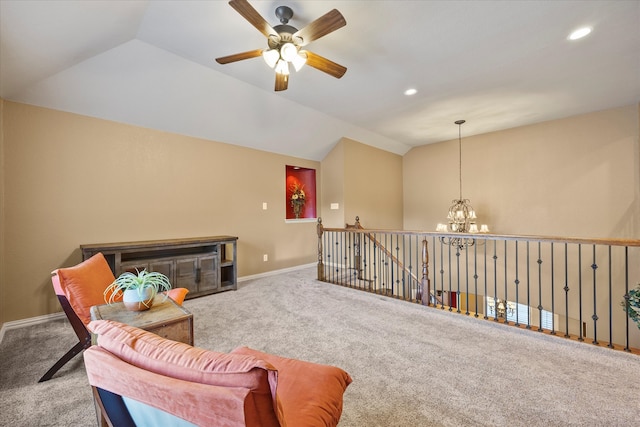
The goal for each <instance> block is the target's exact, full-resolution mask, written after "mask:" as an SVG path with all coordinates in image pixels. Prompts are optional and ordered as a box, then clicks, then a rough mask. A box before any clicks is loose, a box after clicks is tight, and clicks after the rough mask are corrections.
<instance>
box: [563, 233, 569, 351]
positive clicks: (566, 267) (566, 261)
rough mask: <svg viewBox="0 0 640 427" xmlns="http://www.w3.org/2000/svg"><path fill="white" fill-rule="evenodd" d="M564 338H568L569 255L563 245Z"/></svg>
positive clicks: (565, 245)
mask: <svg viewBox="0 0 640 427" xmlns="http://www.w3.org/2000/svg"><path fill="white" fill-rule="evenodd" d="M563 289H564V319H565V320H564V322H565V326H564V327H565V329H564V336H565V337H566V338H569V337H570V335H569V253H568V245H567V243H565V244H564V288H563Z"/></svg>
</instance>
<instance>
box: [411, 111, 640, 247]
mask: <svg viewBox="0 0 640 427" xmlns="http://www.w3.org/2000/svg"><path fill="white" fill-rule="evenodd" d="M638 123H639V122H638V105H632V106H627V107H623V108H616V109H612V110H606V111H601V112H596V113H591V114H585V115H580V116H576V117H571V118H567V119H562V120H555V121H549V122H545V123H539V124H535V125H531V126H523V127H520V128H515V129H509V130H505V131H501V132H493V133H488V134H484V135H477V136H471V137H465V136H464V126H463V133H462V135H463V136H462V156H463V160H462V162H463V173H462V179H463V190H462V192H463V197H465V198H468V199H470V200H471V203H472V204H473V206H474V208H475V210H476V212H477V213H478V216H479V222H481V223H485V222H486V223H488V224H489V226H490V228H491V231H492V232H495V233H498V234H533V235H546V236H575V237H604V238H640V200H639V194H640V189H639V187H640V180H639V179H638V176H639V175H638V174H639V172H638V171H639V170H640V166H639V165H640V156H639V148H638V147H639V136H638V135H639V133H640V130H639V124H638ZM452 126H455V125H453V123H452ZM403 173H404V201H405V203H404V209H405V210H404V227H405V229H408V230H412V229H415V230H431V231H434V230H435V227H436V225H437V223H438V222H444V221H445V220H446V213H447V210H448V208H449V205H450V204H451V200H452V199H454V198H457V196H458V193H459V188H458V141H457V140H454V141H448V142H443V143H439V144H432V145H425V146H421V147H417V148H414V149H412V150H411V151H409V152H408V153H407V154H406V155H405V156H404V166H403Z"/></svg>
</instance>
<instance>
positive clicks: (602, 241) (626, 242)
mask: <svg viewBox="0 0 640 427" xmlns="http://www.w3.org/2000/svg"><path fill="white" fill-rule="evenodd" d="M323 229H324V231H338V232H339V231H350V232H354V233H391V234H400V235H420V236H436V237H454V238H469V239H481V240H529V241H532V242H554V243H577V244H587V245H606V246H628V247H640V239H608V238H587V237H557V236H540V235H526V234H487V233H442V232H439V231H407V230H385V229H371V228H368V229H366V230H365V229H362V228H360V229H357V228H354V229H352V228H329V227H324V228H323Z"/></svg>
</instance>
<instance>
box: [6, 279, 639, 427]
mask: <svg viewBox="0 0 640 427" xmlns="http://www.w3.org/2000/svg"><path fill="white" fill-rule="evenodd" d="M314 273H315V269H314V268H311V269H305V270H298V271H293V272H288V273H283V274H279V275H275V276H270V277H266V278H260V279H254V280H250V281H246V282H243V283H241V284H240V285H239V289H238V291H235V292H234V291H230V292H225V293H221V294H216V295H211V296H207V297H202V298H197V299H193V300H188V301H186V302H185V307H187V308H188V309H189V310H190V311H191V312H192V313H193V314H194V319H195V341H196V345H197V346H199V347H204V348H208V349H213V350H218V351H229V350H231V349H233V348H235V347H237V346H240V345H246V346H249V347H253V348H256V349H259V350H262V351H267V352H271V353H275V354H279V355H282V356H286V357H294V358H300V359H305V360H309V361H314V362H319V363H327V364H332V365H336V366H340V367H341V368H343V369H345V370H346V371H347V372H349V373H350V374H351V376H352V377H353V379H354V382H353V384H351V385H350V386H349V388H348V389H347V391H346V394H345V397H344V412H343V415H342V420H341V422H340V426H342V427H351V426H354V427H355V426H358V427H374V426H380V427H383V426H384V427H391V426H397V427H403V426H407V427H408V426H507V425H509V426H545V427H548V426H605V425H606V426H631V425H638V423H640V387H638V373H639V372H640V357H638V356H637V355H631V354H627V353H623V352H620V351H613V350H609V349H605V348H599V347H595V346H590V345H589V344H581V343H577V342H573V341H569V340H564V339H561V338H557V337H550V336H546V335H542V334H538V333H535V332H531V331H523V330H518V329H516V328H511V327H508V326H504V325H500V324H495V323H493V322H486V321H481V320H476V319H473V318H468V317H465V316H463V315H458V314H453V313H449V312H447V311H442V310H439V309H433V308H428V307H422V306H419V305H415V304H410V303H406V302H402V301H396V300H392V299H388V298H385V297H382V296H377V295H372V294H367V293H363V292H360V291H356V290H352V289H346V288H341V287H338V286H334V285H329V284H326V283H321V282H318V281H316V280H314ZM633 333H638V331H633ZM74 338H75V336H74V334H73V332H72V330H71V328H70V326H69V325H68V323H67V322H65V321H52V322H48V323H47V324H40V325H33V326H28V327H24V328H21V329H14V330H9V331H7V332H6V334H5V337H4V339H3V341H2V343H1V344H0V402H1V406H0V426H92V425H95V414H94V409H93V404H92V401H91V397H90V390H89V387H88V383H87V380H86V376H85V372H84V366H83V364H82V358H81V357H77V358H76V359H74V360H73V361H72V362H71V363H69V364H67V365H66V366H65V367H64V368H63V369H62V370H61V371H59V372H58V374H56V375H55V376H54V377H53V379H51V380H50V381H48V382H45V383H37V380H38V378H39V377H40V376H41V375H42V374H43V373H44V372H45V371H46V370H47V369H48V368H49V367H50V365H51V364H52V363H53V362H54V361H55V360H57V358H58V357H59V356H61V355H62V354H63V353H64V352H65V351H66V350H67V349H68V348H70V347H71V345H73V343H74ZM294 427H304V426H294Z"/></svg>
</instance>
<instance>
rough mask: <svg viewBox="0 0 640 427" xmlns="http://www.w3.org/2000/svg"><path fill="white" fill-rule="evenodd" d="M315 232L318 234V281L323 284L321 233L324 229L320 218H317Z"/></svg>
mask: <svg viewBox="0 0 640 427" xmlns="http://www.w3.org/2000/svg"><path fill="white" fill-rule="evenodd" d="M316 230H317V232H318V280H320V281H321V282H324V264H323V263H322V233H324V228H323V226H322V218H318V225H316Z"/></svg>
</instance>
